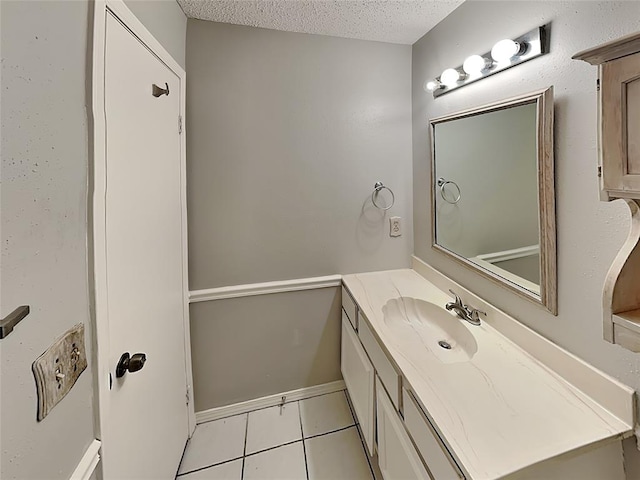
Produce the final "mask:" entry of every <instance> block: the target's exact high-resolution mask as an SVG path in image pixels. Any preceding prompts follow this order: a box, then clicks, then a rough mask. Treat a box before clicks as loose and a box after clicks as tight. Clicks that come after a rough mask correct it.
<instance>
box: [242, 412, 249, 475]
mask: <svg viewBox="0 0 640 480" xmlns="http://www.w3.org/2000/svg"><path fill="white" fill-rule="evenodd" d="M246 416H247V420H246V422H245V424H244V449H243V450H242V470H241V471H240V480H242V479H243V478H244V460H245V458H247V436H248V435H249V413H246Z"/></svg>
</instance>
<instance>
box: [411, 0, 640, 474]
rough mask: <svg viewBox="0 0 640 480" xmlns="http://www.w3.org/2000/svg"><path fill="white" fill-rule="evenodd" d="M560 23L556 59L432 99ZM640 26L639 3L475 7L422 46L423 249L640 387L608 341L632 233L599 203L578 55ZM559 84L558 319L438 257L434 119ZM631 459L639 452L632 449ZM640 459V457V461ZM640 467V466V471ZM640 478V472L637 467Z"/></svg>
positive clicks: (418, 199) (418, 107)
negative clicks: (499, 49) (612, 298)
mask: <svg viewBox="0 0 640 480" xmlns="http://www.w3.org/2000/svg"><path fill="white" fill-rule="evenodd" d="M549 23H550V24H551V25H550V28H551V53H549V54H548V55H546V56H543V57H540V58H538V59H535V60H532V61H530V62H528V63H526V64H523V65H520V66H518V67H517V68H513V69H510V70H507V71H504V72H502V73H499V74H497V75H494V76H492V77H490V78H488V79H485V80H482V81H480V82H477V83H474V84H473V85H469V86H467V87H464V88H462V89H460V90H457V91H455V92H452V93H450V94H447V95H444V96H442V97H439V98H438V99H435V100H434V99H433V98H432V97H431V95H430V94H427V93H425V92H424V90H423V89H422V85H423V82H424V81H425V80H426V79H428V78H433V77H435V76H437V75H439V73H440V72H442V70H444V69H445V68H447V67H450V66H456V65H459V64H461V63H462V61H463V60H464V59H465V57H466V56H468V55H470V54H472V53H482V52H485V51H487V50H489V49H490V48H491V45H492V44H493V42H495V41H496V40H498V39H500V38H504V37H511V36H516V35H519V34H522V33H524V32H526V31H528V30H530V29H531V28H533V27H536V26H538V25H543V24H549ZM638 30H640V2H634V1H631V2H625V1H623V2H581V1H578V2H555V1H548V2H526V1H519V2H489V1H481V2H480V1H478V2H476V1H470V2H466V3H464V4H463V5H462V6H460V7H459V8H458V9H456V10H455V11H454V12H453V13H452V14H451V15H450V16H449V17H447V18H446V19H445V20H444V21H442V22H441V23H440V24H439V25H438V26H437V27H436V28H435V29H433V30H432V31H431V32H429V33H428V34H427V35H425V36H424V37H423V38H422V39H421V40H419V41H418V42H417V43H416V44H414V46H413V67H412V68H413V85H412V88H413V153H414V156H413V162H414V168H413V172H414V177H413V182H414V229H415V253H416V255H417V256H419V257H420V258H422V259H423V260H425V261H427V262H428V263H430V264H431V265H433V266H434V267H435V268H437V269H439V270H441V271H442V272H444V273H445V274H447V275H448V276H450V277H451V278H453V279H454V280H456V281H458V282H459V283H461V284H462V285H464V286H465V287H467V288H469V289H471V290H473V291H474V292H476V293H477V294H478V295H480V296H482V297H483V298H485V299H486V300H488V301H489V302H491V303H493V304H495V305H496V306H498V307H499V308H501V309H504V310H505V311H507V312H508V313H509V314H511V315H513V316H515V317H516V318H518V319H519V320H521V321H522V322H523V323H525V324H526V325H528V326H529V327H531V328H532V329H534V330H536V331H537V332H539V333H541V334H542V335H544V336H546V337H547V338H550V339H551V340H553V341H554V342H556V343H557V344H559V345H561V346H562V347H565V348H567V349H568V350H569V351H571V352H573V353H575V354H577V355H578V356H579V357H581V358H583V359H585V360H586V361H588V362H590V363H592V364H593V365H595V366H596V367H598V368H600V369H602V370H604V371H605V372H607V373H609V374H611V375H613V376H614V377H617V378H619V379H620V380H621V381H623V382H624V383H626V384H628V385H630V386H632V387H633V388H635V389H636V390H640V355H638V354H634V353H631V352H629V351H627V350H624V349H622V348H620V347H618V346H615V345H611V344H609V343H607V342H605V341H604V340H602V317H601V315H602V305H601V302H602V300H601V298H602V285H603V282H604V278H605V275H606V273H607V270H608V268H609V266H610V265H611V262H612V260H613V258H614V256H615V255H616V253H617V252H618V250H619V248H620V246H621V245H622V243H623V241H624V239H625V237H626V235H627V231H628V228H629V212H628V210H627V207H626V206H625V205H624V204H623V203H622V201H616V202H612V203H602V202H600V201H599V200H598V180H597V177H596V161H597V147H596V145H597V140H596V132H597V118H596V117H597V113H596V89H595V82H596V78H597V69H596V68H595V67H592V66H590V65H588V64H586V63H584V62H579V61H575V60H571V56H572V55H573V54H575V53H576V52H578V51H580V50H582V49H585V48H589V47H591V46H595V45H598V44H600V43H602V42H605V41H608V40H613V39H615V38H618V37H620V36H622V35H625V34H629V33H632V32H635V31H638ZM549 85H553V86H554V88H555V153H556V155H555V160H556V198H557V226H558V280H559V285H558V305H559V315H558V316H557V317H554V316H553V315H550V314H548V313H546V312H545V311H544V310H543V309H541V308H540V307H537V306H535V305H533V304H531V303H529V302H528V301H526V300H524V299H522V298H520V297H518V296H517V295H515V294H513V293H511V292H510V291H508V290H506V289H503V288H500V287H499V286H496V285H495V284H493V283H492V282H490V281H488V280H486V279H484V278H482V277H480V276H479V275H478V274H476V273H473V272H471V271H469V270H466V269H465V268H464V267H462V266H460V265H457V264H456V263H455V262H453V261H451V260H450V259H448V258H445V257H444V256H443V255H440V254H438V253H437V252H435V251H433V250H432V249H431V247H430V243H429V216H430V215H429V195H428V179H429V153H428V152H429V146H428V136H427V133H428V130H427V125H428V118H432V117H436V116H439V115H443V114H446V113H449V112H453V111H456V110H460V109H462V108H467V107H470V106H474V105H480V104H484V103H488V102H492V101H496V100H500V99H503V98H507V97H509V96H514V95H517V94H521V93H526V92H530V91H533V90H536V89H540V88H544V87H548V86H549ZM627 450H628V452H629V454H631V453H632V452H633V451H634V449H633V448H628V449H627ZM636 457H637V456H636ZM635 468H637V465H636V467H635ZM635 472H636V473H635V474H636V475H638V476H635V477H633V476H630V477H629V478H639V476H640V470H636V471H635Z"/></svg>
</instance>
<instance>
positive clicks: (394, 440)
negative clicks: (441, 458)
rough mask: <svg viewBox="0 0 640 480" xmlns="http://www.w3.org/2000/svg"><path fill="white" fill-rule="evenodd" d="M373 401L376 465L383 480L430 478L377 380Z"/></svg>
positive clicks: (423, 479)
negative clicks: (376, 428) (375, 416)
mask: <svg viewBox="0 0 640 480" xmlns="http://www.w3.org/2000/svg"><path fill="white" fill-rule="evenodd" d="M376 400H377V401H376V406H377V408H376V411H377V421H376V425H377V427H378V466H379V467H380V472H382V476H383V477H384V480H400V479H402V480H429V474H428V473H427V471H426V469H425V468H424V466H423V465H422V461H421V460H420V457H418V454H417V453H416V450H415V449H414V448H413V445H412V444H411V439H410V438H409V435H408V434H407V432H406V431H405V428H404V425H403V422H402V420H401V419H400V417H399V416H398V412H396V410H395V408H394V406H393V404H392V403H391V400H390V399H389V396H388V395H387V393H386V392H385V391H384V388H382V385H381V384H380V382H377V383H376ZM442 480H444V479H442Z"/></svg>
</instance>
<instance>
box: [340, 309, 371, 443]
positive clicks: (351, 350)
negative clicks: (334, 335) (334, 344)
mask: <svg viewBox="0 0 640 480" xmlns="http://www.w3.org/2000/svg"><path fill="white" fill-rule="evenodd" d="M340 353H341V358H340V368H341V370H342V377H343V378H344V383H345V384H346V385H347V391H348V392H349V397H350V398H351V404H352V405H353V409H354V410H355V414H356V416H357V417H358V421H359V422H360V429H361V430H362V435H363V437H364V441H365V443H366V444H367V449H368V450H369V454H370V455H373V447H374V427H375V425H374V422H375V418H374V415H375V411H374V403H373V402H374V377H375V371H374V370H373V365H371V362H370V361H369V358H368V357H367V354H366V353H365V351H364V348H362V345H360V340H358V337H357V336H356V333H355V332H354V331H353V328H352V326H351V323H350V322H349V319H348V317H347V315H346V314H345V313H344V312H342V341H341V349H340Z"/></svg>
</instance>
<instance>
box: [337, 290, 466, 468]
mask: <svg viewBox="0 0 640 480" xmlns="http://www.w3.org/2000/svg"><path fill="white" fill-rule="evenodd" d="M352 302H353V300H352V299H351V297H350V296H349V293H348V292H347V291H346V290H345V289H343V311H342V341H341V344H342V348H341V354H342V358H341V361H340V364H341V369H342V376H343V378H344V381H345V384H346V386H347V391H348V392H349V397H350V398H351V403H352V405H353V409H354V411H355V414H356V416H357V417H358V421H359V422H360V428H361V430H362V434H363V437H364V440H365V443H366V445H367V449H368V451H369V454H370V455H371V456H372V457H373V456H374V454H375V453H377V458H378V463H379V467H380V471H381V473H382V475H383V478H384V480H400V479H402V480H410V479H411V480H413V479H415V480H430V479H433V480H457V479H462V478H464V477H463V476H462V474H460V473H459V470H458V469H456V467H454V465H455V462H454V461H453V459H451V458H450V457H447V456H446V454H445V452H446V448H445V446H444V444H443V443H442V442H441V441H440V440H439V438H438V436H437V434H436V433H435V431H434V430H433V429H430V427H429V426H428V421H427V420H426V417H424V414H422V417H421V416H420V414H419V413H418V410H417V409H419V407H417V406H416V405H413V404H411V405H408V404H406V403H405V415H406V414H407V413H409V414H410V419H407V422H408V421H410V422H411V426H409V425H405V421H404V420H403V418H402V416H401V415H400V413H399V411H400V407H401V402H402V398H403V395H402V394H401V391H402V392H404V396H405V397H406V398H407V399H409V398H410V397H408V396H407V395H408V394H407V392H406V391H405V390H404V389H402V377H401V376H400V374H398V372H397V371H396V369H395V367H394V366H393V364H392V363H391V361H390V360H389V359H388V358H387V355H386V354H385V353H384V351H383V349H382V347H381V346H380V344H379V343H378V340H377V339H376V338H375V336H374V334H373V333H372V331H371V327H370V326H369V325H368V323H367V320H366V318H365V317H364V315H362V314H361V313H360V311H359V310H358V307H357V304H355V302H353V307H351V303H352ZM345 307H347V308H345ZM349 308H352V310H351V311H352V315H351V316H352V317H354V318H357V319H358V332H357V333H356V331H355V330H354V325H353V323H352V322H351V320H350V318H351V317H350V316H349V315H347V312H346V310H347V309H349ZM407 401H409V400H405V402H407ZM411 401H413V400H411ZM407 408H410V410H406V409H407ZM412 438H413V440H412ZM425 438H428V439H430V443H427V442H425V441H424V439H425ZM414 443H415V444H416V445H417V446H418V450H416V448H415V447H414ZM425 448H428V449H431V451H427V450H425V451H423V449H425ZM418 452H420V453H418ZM432 464H433V466H432ZM430 469H432V472H435V474H434V473H432V474H431V475H429V473H427V472H428V471H429V470H430Z"/></svg>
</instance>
